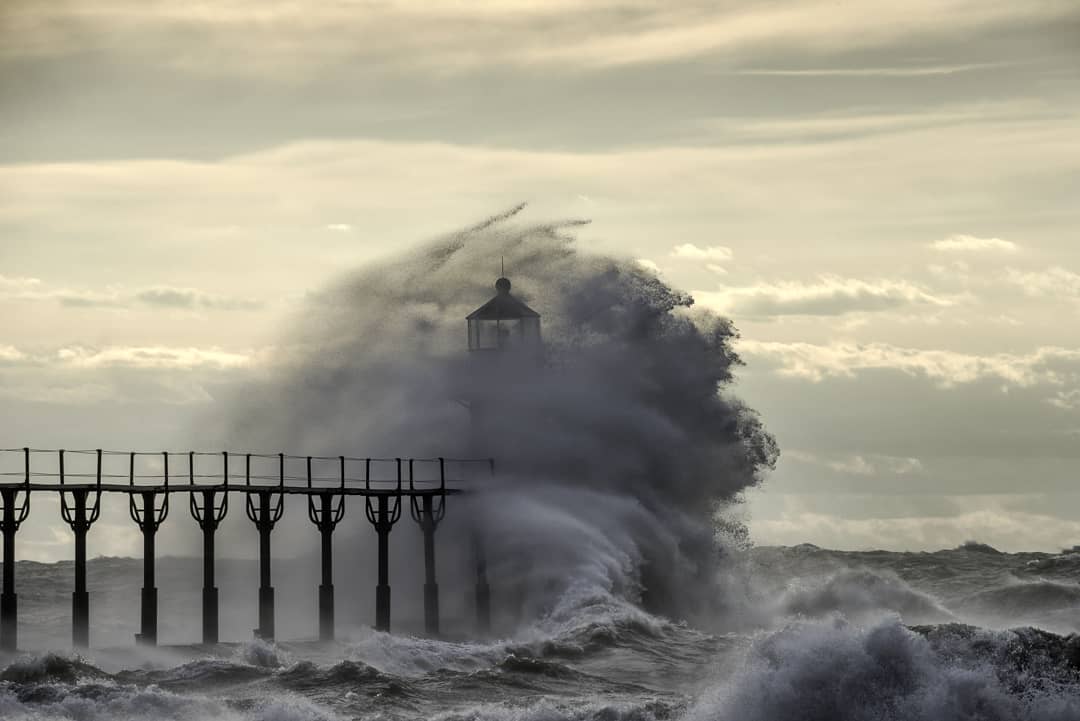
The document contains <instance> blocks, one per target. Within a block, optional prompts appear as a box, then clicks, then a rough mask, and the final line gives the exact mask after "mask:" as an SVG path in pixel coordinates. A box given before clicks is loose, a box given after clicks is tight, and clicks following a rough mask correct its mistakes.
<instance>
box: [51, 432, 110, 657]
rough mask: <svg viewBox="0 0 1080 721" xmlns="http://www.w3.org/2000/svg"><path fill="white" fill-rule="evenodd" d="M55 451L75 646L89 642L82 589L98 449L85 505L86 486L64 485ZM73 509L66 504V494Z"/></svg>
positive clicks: (94, 512) (95, 511) (97, 504)
mask: <svg viewBox="0 0 1080 721" xmlns="http://www.w3.org/2000/svg"><path fill="white" fill-rule="evenodd" d="M57 453H58V454H59V466H60V468H59V470H60V473H59V480H60V487H61V488H60V515H61V516H62V517H63V519H64V521H65V522H66V523H67V524H68V526H69V527H70V528H71V531H72V533H74V534H75V590H74V591H73V592H72V594H71V644H72V645H73V646H75V647H76V648H87V647H88V646H89V645H90V594H89V592H87V590H86V534H87V532H89V530H90V526H91V525H93V523H94V522H95V521H96V520H97V519H98V517H99V516H100V514H101V449H100V448H99V449H98V450H97V473H96V483H95V485H94V502H93V504H92V505H90V506H89V507H88V506H87V502H86V500H87V496H88V494H89V493H90V490H89V489H88V488H72V489H70V490H68V489H65V488H64V451H63V450H60V451H57ZM69 493H70V494H71V499H72V501H73V502H74V508H73V507H72V505H71V504H70V503H68V494H69Z"/></svg>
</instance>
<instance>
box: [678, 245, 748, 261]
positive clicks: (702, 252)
mask: <svg viewBox="0 0 1080 721" xmlns="http://www.w3.org/2000/svg"><path fill="white" fill-rule="evenodd" d="M671 255H672V256H673V257H675V258H682V259H684V260H712V261H717V260H731V259H732V257H734V253H732V251H731V248H728V247H726V246H723V245H710V246H709V247H707V248H701V247H698V246H696V245H694V244H693V243H683V244H682V245H676V246H675V247H674V248H672V249H671Z"/></svg>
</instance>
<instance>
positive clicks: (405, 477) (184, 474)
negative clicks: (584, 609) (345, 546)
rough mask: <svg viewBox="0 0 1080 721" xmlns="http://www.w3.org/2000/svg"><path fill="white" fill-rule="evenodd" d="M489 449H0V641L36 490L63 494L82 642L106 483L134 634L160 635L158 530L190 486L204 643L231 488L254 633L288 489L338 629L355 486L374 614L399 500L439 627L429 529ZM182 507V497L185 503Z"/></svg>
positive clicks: (327, 620) (267, 592)
mask: <svg viewBox="0 0 1080 721" xmlns="http://www.w3.org/2000/svg"><path fill="white" fill-rule="evenodd" d="M494 470H495V464H494V461H493V460H492V459H490V458H483V459H452V458H357V457H351V456H297V455H289V454H286V453H276V454H260V453H231V452H228V451H221V452H210V453H208V452H198V451H186V452H182V453H176V452H167V451H162V452H150V453H147V452H134V451H106V450H101V449H94V450H63V449H55V450H43V449H35V448H7V449H0V531H2V535H3V544H4V551H3V553H4V555H3V561H4V571H3V588H2V592H0V650H2V651H14V650H16V649H17V648H18V596H17V594H16V591H15V547H16V536H17V534H18V531H19V529H20V527H22V525H23V524H24V523H25V522H26V521H27V519H28V518H29V516H30V508H31V500H32V498H34V497H35V496H34V494H37V496H38V497H40V495H41V494H43V493H55V494H59V496H60V511H61V517H62V519H63V520H64V522H65V523H67V524H68V526H69V527H70V528H71V530H72V533H73V535H74V556H75V577H74V588H73V592H72V601H71V604H72V606H71V607H72V630H71V642H72V646H74V647H75V648H88V647H89V645H90V595H89V593H88V591H87V587H86V540H87V535H88V533H89V532H90V530H91V528H92V527H93V524H94V523H95V522H96V521H97V520H98V518H99V516H100V513H101V498H102V494H107V493H114V494H126V495H127V500H128V512H129V515H130V517H131V520H132V521H133V522H134V523H135V524H136V525H137V526H138V528H139V531H140V533H141V534H142V539H143V587H142V590H141V596H140V608H141V613H140V627H139V633H137V634H136V635H135V640H136V642H137V643H138V644H143V645H149V646H153V645H156V644H157V625H158V613H157V610H158V603H157V601H158V599H157V587H156V585H155V577H154V570H155V569H154V560H155V555H156V534H157V532H158V531H159V529H160V528H161V526H162V524H164V523H165V521H166V519H168V518H169V512H170V498H171V497H172V496H173V495H174V494H177V493H186V494H188V498H187V501H188V511H189V514H190V515H191V517H192V519H194V521H195V522H196V524H197V525H198V527H199V529H200V530H201V531H202V537H203V589H202V643H204V644H213V643H217V642H218V640H219V628H218V618H219V614H218V589H217V587H216V586H215V578H214V567H215V543H214V541H215V533H216V532H217V530H218V527H219V525H220V524H221V522H222V521H223V520H224V519H225V517H226V515H227V514H228V512H229V498H230V496H233V495H235V494H242V495H243V496H244V499H243V501H244V510H245V513H246V515H247V517H248V519H249V520H250V521H251V522H252V524H253V525H254V526H255V530H256V531H257V533H258V536H259V588H258V626H257V627H256V628H255V630H254V634H255V636H256V637H257V638H261V639H265V640H273V639H274V618H275V615H274V611H275V609H274V587H273V584H272V578H271V574H270V567H271V550H272V545H271V536H272V533H273V530H274V526H275V524H276V523H278V521H280V520H281V518H282V516H283V513H284V497H285V496H286V495H302V496H306V498H307V510H308V519H309V520H310V521H311V522H312V524H313V525H314V526H315V529H316V530H317V531H318V533H319V538H320V560H321V571H322V573H321V583H320V585H319V587H318V629H319V639H320V640H323V641H330V640H333V638H334V578H333V546H334V544H333V534H334V531H335V529H337V527H338V525H339V524H340V523H341V522H342V521H343V520H344V519H345V516H346V513H345V511H346V503H345V499H346V497H347V496H361V497H362V498H363V501H364V516H365V517H366V519H367V521H368V522H369V523H371V524H372V526H373V528H374V529H375V532H376V538H377V545H376V549H375V550H376V553H377V559H378V575H377V579H376V581H377V583H376V584H375V622H374V627H375V628H376V629H377V630H379V631H389V630H390V618H391V602H390V599H391V589H390V581H389V563H390V561H389V559H390V533H391V531H392V530H393V528H394V525H395V524H396V523H397V522H398V521H399V520H401V517H402V510H403V508H404V506H405V505H406V504H407V505H408V507H409V515H410V516H411V518H412V520H413V521H414V522H415V523H417V524H418V525H419V527H420V531H421V533H422V536H423V555H424V577H423V597H424V628H425V630H426V632H427V633H428V634H430V635H433V636H434V635H438V633H439V586H438V582H437V574H436V564H435V559H436V539H435V532H436V529H437V528H438V526H439V523H440V522H441V521H442V520H443V518H445V516H446V508H447V499H448V498H449V497H450V496H455V495H459V494H463V493H468V492H471V491H474V490H475V489H476V488H477V486H478V483H479V482H480V481H481V480H482V479H486V478H490V477H491V476H492V475H494ZM181 508H183V506H181ZM474 546H475V556H476V570H477V577H476V599H477V604H476V612H477V618H476V625H477V628H478V629H480V630H486V629H488V628H490V623H491V620H490V600H489V593H490V592H489V590H488V582H487V572H486V564H485V561H484V558H483V548H482V546H480V545H479V544H478V543H474Z"/></svg>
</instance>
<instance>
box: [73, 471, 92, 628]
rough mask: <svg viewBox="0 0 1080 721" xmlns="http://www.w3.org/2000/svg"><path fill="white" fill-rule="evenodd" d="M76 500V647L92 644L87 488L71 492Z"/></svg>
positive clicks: (74, 530)
mask: <svg viewBox="0 0 1080 721" xmlns="http://www.w3.org/2000/svg"><path fill="white" fill-rule="evenodd" d="M71 495H72V498H73V500H74V502H75V509H74V510H75V515H74V522H73V523H72V524H71V530H72V531H73V532H74V533H75V591H74V592H73V593H72V594H71V645H72V646H74V647H75V648H87V647H89V646H90V593H89V591H87V590H86V534H87V532H89V530H90V522H89V520H88V518H87V515H86V496H87V492H86V491H85V490H78V491H72V492H71Z"/></svg>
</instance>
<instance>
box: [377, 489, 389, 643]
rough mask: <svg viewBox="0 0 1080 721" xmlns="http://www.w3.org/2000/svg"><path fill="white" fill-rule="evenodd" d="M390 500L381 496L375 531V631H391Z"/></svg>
mask: <svg viewBox="0 0 1080 721" xmlns="http://www.w3.org/2000/svg"><path fill="white" fill-rule="evenodd" d="M389 503H390V499H389V497H387V496H379V515H378V518H379V522H378V523H376V524H375V531H376V533H377V534H378V536H379V583H378V585H377V586H376V587H375V630H376V631H389V630H390V524H389V523H387V522H386V519H387V518H389V516H390V511H389Z"/></svg>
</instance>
